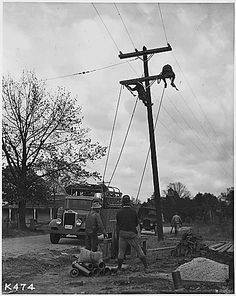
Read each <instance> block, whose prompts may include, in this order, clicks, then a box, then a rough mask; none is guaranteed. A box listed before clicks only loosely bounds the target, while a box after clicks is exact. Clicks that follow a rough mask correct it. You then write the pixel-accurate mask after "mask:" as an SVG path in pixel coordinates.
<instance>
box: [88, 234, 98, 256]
mask: <svg viewBox="0 0 236 296" xmlns="http://www.w3.org/2000/svg"><path fill="white" fill-rule="evenodd" d="M85 247H86V249H87V250H90V251H93V252H97V250H98V236H97V234H89V233H86V237H85Z"/></svg>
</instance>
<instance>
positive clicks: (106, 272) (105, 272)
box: [104, 266, 111, 275]
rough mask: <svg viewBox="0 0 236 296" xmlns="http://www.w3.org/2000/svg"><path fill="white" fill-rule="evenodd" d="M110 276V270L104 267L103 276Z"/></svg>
mask: <svg viewBox="0 0 236 296" xmlns="http://www.w3.org/2000/svg"><path fill="white" fill-rule="evenodd" d="M110 274H111V269H110V267H107V266H106V267H105V268H104V275H110Z"/></svg>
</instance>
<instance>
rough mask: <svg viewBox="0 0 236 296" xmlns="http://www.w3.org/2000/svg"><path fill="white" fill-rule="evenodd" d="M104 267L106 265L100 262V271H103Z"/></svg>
mask: <svg viewBox="0 0 236 296" xmlns="http://www.w3.org/2000/svg"><path fill="white" fill-rule="evenodd" d="M105 267H106V264H105V263H104V262H103V261H101V262H99V263H98V268H99V269H100V270H103V269H104V268H105Z"/></svg>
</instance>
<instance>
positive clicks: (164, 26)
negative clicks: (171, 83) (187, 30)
mask: <svg viewBox="0 0 236 296" xmlns="http://www.w3.org/2000/svg"><path fill="white" fill-rule="evenodd" d="M158 7H159V12H160V16H161V20H162V26H163V31H164V34H165V38H166V42H167V43H168V40H167V35H166V30H165V24H164V20H163V16H162V12H161V8H160V4H159V3H158ZM172 55H173V57H174V59H175V61H176V63H177V65H178V67H179V69H180V71H181V72H182V74H183V76H184V78H185V80H186V81H187V84H188V86H189V88H190V90H191V92H192V94H193V96H194V98H195V100H196V101H197V104H198V106H199V108H200V110H201V111H202V113H203V115H204V117H205V118H206V120H207V122H208V124H209V126H210V127H211V129H212V130H213V132H214V134H215V137H216V139H217V140H218V137H217V134H216V132H215V130H214V128H213V126H212V125H211V123H210V121H209V120H208V118H207V116H206V114H205V112H204V110H203V109H202V107H201V105H200V103H199V102H198V99H197V97H196V95H195V93H194V92H193V89H192V87H191V85H190V84H189V82H188V79H187V77H186V76H185V74H184V72H183V71H182V68H181V67H180V65H179V63H178V61H177V59H176V57H175V55H174V53H173V52H172ZM187 106H188V105H187ZM190 110H191V109H190ZM191 112H192V110H191ZM192 114H193V115H194V113H193V112H192ZM194 117H195V115H194ZM195 118H196V117H195ZM200 127H201V129H202V130H203V132H204V133H205V134H206V136H207V139H208V140H209V139H210V137H209V135H208V133H207V132H206V131H205V130H204V129H203V128H202V126H201V125H200ZM212 144H213V146H214V147H215V149H216V150H217V152H218V153H220V152H219V150H218V148H217V147H216V146H215V144H214V142H212ZM221 145H222V143H221ZM226 153H227V151H226ZM227 155H228V156H230V155H229V154H228V153H227ZM230 157H231V156H230Z"/></svg>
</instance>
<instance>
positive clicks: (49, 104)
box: [2, 71, 106, 228]
mask: <svg viewBox="0 0 236 296" xmlns="http://www.w3.org/2000/svg"><path fill="white" fill-rule="evenodd" d="M2 102H3V122H2V149H3V157H4V159H5V160H6V161H7V164H8V166H9V169H10V172H11V174H12V176H13V180H14V182H15V185H16V188H17V202H18V206H19V223H20V227H21V228H25V227H26V225H25V207H26V201H27V199H26V196H27V194H26V192H27V185H26V184H27V182H26V180H27V174H28V172H29V171H30V170H32V169H33V170H34V171H36V172H38V173H39V172H40V174H41V176H45V175H49V174H52V175H53V174H55V173H56V172H57V176H58V172H67V174H68V175H73V176H75V177H76V178H78V177H80V176H82V177H89V176H94V177H95V178H96V177H98V176H99V174H98V173H97V172H89V171H87V170H86V164H87V163H88V161H92V162H93V161H95V160H96V159H99V158H101V157H102V156H104V155H105V152H106V147H102V146H101V145H99V143H92V141H91V139H90V138H88V137H87V134H88V132H89V130H88V129H87V128H84V127H82V119H83V118H82V115H81V107H80V106H78V105H77V101H76V98H72V96H71V94H70V93H69V92H66V91H65V89H64V88H58V89H57V91H55V92H54V93H52V92H51V93H48V92H47V91H46V85H45V82H44V81H42V80H39V79H38V78H37V77H36V76H35V74H34V73H32V72H28V71H25V72H23V74H22V77H21V78H20V79H19V80H18V81H16V80H14V79H13V78H11V77H9V76H8V77H3V81H2Z"/></svg>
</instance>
